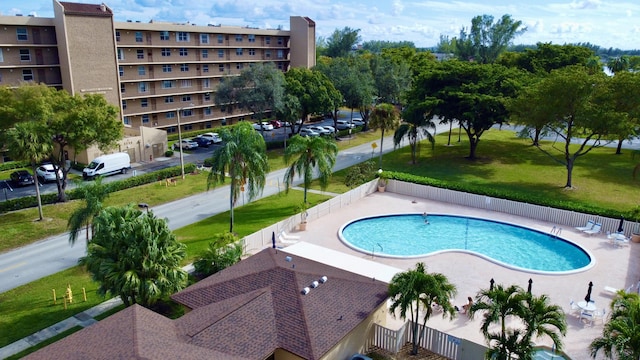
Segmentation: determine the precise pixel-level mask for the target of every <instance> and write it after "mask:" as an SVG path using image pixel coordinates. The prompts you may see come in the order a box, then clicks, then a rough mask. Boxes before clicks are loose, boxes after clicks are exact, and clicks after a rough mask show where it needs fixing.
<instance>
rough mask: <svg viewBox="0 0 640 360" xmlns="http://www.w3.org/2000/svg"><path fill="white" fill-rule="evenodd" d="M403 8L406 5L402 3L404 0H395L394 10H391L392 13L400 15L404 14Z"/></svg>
mask: <svg viewBox="0 0 640 360" xmlns="http://www.w3.org/2000/svg"><path fill="white" fill-rule="evenodd" d="M403 10H404V5H403V4H402V2H401V1H400V0H394V1H393V11H392V12H391V14H392V15H393V16H398V15H400V14H402V11H403Z"/></svg>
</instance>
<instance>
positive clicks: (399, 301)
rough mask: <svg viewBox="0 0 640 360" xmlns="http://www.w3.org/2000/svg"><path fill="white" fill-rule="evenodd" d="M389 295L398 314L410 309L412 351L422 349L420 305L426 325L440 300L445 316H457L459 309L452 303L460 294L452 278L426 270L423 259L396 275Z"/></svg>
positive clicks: (423, 322) (423, 321)
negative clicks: (433, 306)
mask: <svg viewBox="0 0 640 360" xmlns="http://www.w3.org/2000/svg"><path fill="white" fill-rule="evenodd" d="M388 293H389V296H390V297H391V299H392V301H393V303H392V304H391V306H390V307H389V312H390V313H391V314H392V315H393V316H395V314H396V310H398V309H399V310H400V318H401V319H403V320H404V319H406V318H407V313H409V317H410V319H411V324H412V325H411V327H412V329H411V330H412V332H413V347H412V350H411V353H412V354H414V355H415V354H417V353H418V339H419V338H420V337H421V335H420V336H419V334H418V330H419V328H420V319H419V317H420V309H421V308H423V309H424V316H423V318H422V326H423V330H424V325H425V324H426V322H427V320H428V319H429V318H430V317H431V314H432V307H431V306H432V304H433V303H437V304H439V305H440V306H441V307H442V309H443V314H442V316H443V317H445V316H446V315H447V314H448V315H449V317H450V318H453V317H454V316H455V313H456V312H455V310H454V308H453V307H452V306H451V298H452V297H453V296H455V294H456V287H455V286H454V285H453V284H451V283H450V282H449V280H448V279H447V277H446V276H444V275H442V274H438V273H434V274H429V273H427V272H426V269H425V265H424V263H422V262H419V263H417V264H416V268H415V269H411V270H407V271H404V272H401V273H398V274H396V275H394V276H393V279H392V280H391V282H390V283H389V291H388Z"/></svg>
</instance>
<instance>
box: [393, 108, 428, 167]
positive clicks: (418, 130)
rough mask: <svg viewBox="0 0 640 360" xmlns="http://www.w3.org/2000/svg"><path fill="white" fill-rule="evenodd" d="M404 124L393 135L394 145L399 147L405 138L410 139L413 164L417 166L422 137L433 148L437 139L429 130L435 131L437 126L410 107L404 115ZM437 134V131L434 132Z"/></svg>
mask: <svg viewBox="0 0 640 360" xmlns="http://www.w3.org/2000/svg"><path fill="white" fill-rule="evenodd" d="M402 118H403V120H404V121H403V122H402V123H400V126H398V128H397V129H396V131H395V132H394V133H393V145H394V146H398V145H400V142H401V141H402V139H403V138H405V137H406V138H407V139H409V147H410V149H411V162H412V163H413V164H414V165H415V164H416V161H417V159H418V150H419V145H420V135H422V136H424V137H426V138H427V140H428V141H429V142H430V143H431V148H433V146H434V144H435V141H436V139H435V138H434V137H433V134H431V133H430V132H429V129H433V130H435V128H436V124H434V123H433V120H432V119H427V117H426V116H425V113H424V112H423V111H421V110H419V109H416V108H414V107H411V106H410V107H408V108H407V109H406V110H405V111H404V112H403V115H402ZM434 132H435V131H434Z"/></svg>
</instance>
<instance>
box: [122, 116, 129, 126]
mask: <svg viewBox="0 0 640 360" xmlns="http://www.w3.org/2000/svg"><path fill="white" fill-rule="evenodd" d="M123 121H124V124H125V125H131V116H125V117H124V120H123Z"/></svg>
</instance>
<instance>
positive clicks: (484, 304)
mask: <svg viewBox="0 0 640 360" xmlns="http://www.w3.org/2000/svg"><path fill="white" fill-rule="evenodd" d="M525 294H526V293H525V292H524V291H523V290H522V288H520V287H519V286H517V285H511V286H509V287H504V286H503V285H495V286H494V287H493V289H489V290H486V289H485V290H481V291H480V293H479V294H478V295H477V296H476V301H475V302H474V303H473V305H471V307H470V309H469V314H470V316H471V317H473V316H475V314H476V313H477V312H479V311H480V312H483V320H482V325H481V327H480V329H481V331H482V333H483V334H484V336H485V339H486V340H487V343H489V345H490V348H491V349H492V350H491V351H492V352H493V353H494V354H495V359H496V360H508V359H510V357H511V355H512V354H517V353H519V352H520V351H519V349H518V347H519V345H518V347H516V346H515V345H514V344H519V343H520V342H519V341H516V340H514V339H513V336H520V335H521V334H522V333H523V332H520V331H515V332H514V331H512V330H510V331H507V325H506V323H507V319H509V318H510V317H522V316H523V315H524V313H525V311H526V310H525V309H526V308H525V305H524V301H523V300H524V299H525V298H526V295H525ZM495 323H497V324H499V325H500V331H499V332H491V331H489V327H490V326H491V325H492V324H495Z"/></svg>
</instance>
